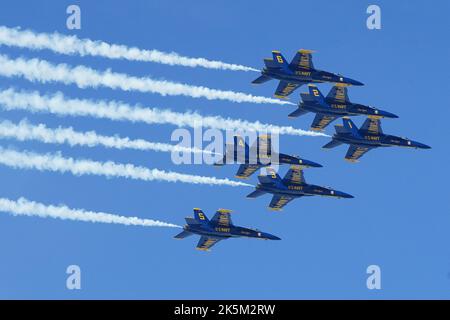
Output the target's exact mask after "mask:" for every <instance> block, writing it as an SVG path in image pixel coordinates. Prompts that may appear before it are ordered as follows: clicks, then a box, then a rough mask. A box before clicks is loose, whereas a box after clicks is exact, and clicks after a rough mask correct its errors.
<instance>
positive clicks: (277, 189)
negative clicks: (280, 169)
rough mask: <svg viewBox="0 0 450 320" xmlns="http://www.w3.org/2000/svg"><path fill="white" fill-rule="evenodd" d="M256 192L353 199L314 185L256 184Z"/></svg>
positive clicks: (339, 192)
mask: <svg viewBox="0 0 450 320" xmlns="http://www.w3.org/2000/svg"><path fill="white" fill-rule="evenodd" d="M256 189H257V190H261V191H265V192H267V193H271V194H275V195H286V196H290V197H303V196H325V197H337V198H353V196H351V195H349V194H347V193H345V192H342V191H337V190H333V189H331V188H327V187H321V186H317V185H314V184H305V183H303V184H297V183H289V184H284V183H283V184H281V185H276V184H265V183H264V184H262V183H258V185H257V186H256Z"/></svg>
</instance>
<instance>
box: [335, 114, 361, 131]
mask: <svg viewBox="0 0 450 320" xmlns="http://www.w3.org/2000/svg"><path fill="white" fill-rule="evenodd" d="M342 122H343V125H344V126H343V127H338V126H336V132H338V133H339V131H340V130H343V131H344V132H345V133H348V132H350V133H351V134H352V135H353V136H359V131H358V128H357V127H356V125H355V124H354V123H353V121H352V120H350V118H348V117H344V118H343V119H342ZM338 128H341V129H338Z"/></svg>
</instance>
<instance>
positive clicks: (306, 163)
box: [300, 159, 323, 168]
mask: <svg viewBox="0 0 450 320" xmlns="http://www.w3.org/2000/svg"><path fill="white" fill-rule="evenodd" d="M300 164H302V165H304V166H307V167H312V168H322V167H323V166H322V165H321V164H320V163H317V162H314V161H310V160H304V159H302V160H301V163H300Z"/></svg>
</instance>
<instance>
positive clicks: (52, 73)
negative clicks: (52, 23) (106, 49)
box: [0, 55, 294, 105]
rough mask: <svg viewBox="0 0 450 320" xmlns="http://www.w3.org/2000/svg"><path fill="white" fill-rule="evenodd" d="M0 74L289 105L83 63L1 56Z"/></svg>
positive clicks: (48, 80) (166, 94)
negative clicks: (139, 76)
mask: <svg viewBox="0 0 450 320" xmlns="http://www.w3.org/2000/svg"><path fill="white" fill-rule="evenodd" d="M0 66H1V68H0V75H3V76H5V77H13V76H15V77H23V78H25V79H27V80H28V81H33V82H34V81H36V82H41V83H48V82H60V83H64V84H75V85H77V86H78V87H79V88H97V87H107V88H111V89H121V90H124V91H139V92H150V93H158V94H160V95H162V96H180V95H181V96H188V97H192V98H206V99H208V100H228V101H233V102H251V103H272V104H291V105H294V104H293V103H292V102H289V101H281V100H278V99H272V98H266V97H260V96H253V95H251V94H246V93H242V92H234V91H222V90H217V89H210V88H207V87H199V86H193V85H188V84H183V83H177V82H171V81H160V80H153V79H151V78H148V77H145V78H138V77H134V76H129V75H127V74H124V73H116V72H111V71H110V70H106V71H97V70H94V69H91V68H88V67H85V66H81V65H79V66H77V67H71V66H69V65H67V64H64V63H61V64H58V65H55V64H52V63H50V62H48V61H46V60H40V59H36V58H34V59H23V58H17V59H9V58H8V56H5V55H0Z"/></svg>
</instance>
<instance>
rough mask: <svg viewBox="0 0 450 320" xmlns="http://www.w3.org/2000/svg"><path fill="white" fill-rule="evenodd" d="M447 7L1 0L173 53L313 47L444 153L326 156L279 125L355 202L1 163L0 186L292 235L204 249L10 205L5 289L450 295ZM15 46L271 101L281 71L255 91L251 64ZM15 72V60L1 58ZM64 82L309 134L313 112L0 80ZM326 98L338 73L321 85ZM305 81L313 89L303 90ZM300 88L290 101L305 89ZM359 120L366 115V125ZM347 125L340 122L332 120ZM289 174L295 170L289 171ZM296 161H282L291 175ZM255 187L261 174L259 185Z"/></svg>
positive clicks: (74, 203)
mask: <svg viewBox="0 0 450 320" xmlns="http://www.w3.org/2000/svg"><path fill="white" fill-rule="evenodd" d="M69 4H78V5H79V6H80V7H81V10H82V29H81V30H67V29H66V17H67V15H66V13H65V11H66V7H67V6H68V5H69ZM369 4H378V5H379V6H380V7H381V11H382V29H381V30H376V31H370V30H368V29H367V28H366V22H365V21H366V18H367V14H366V8H367V6H368V5H369ZM449 11H450V4H449V3H448V2H446V1H439V2H435V3H433V5H431V4H428V3H425V2H423V1H395V2H394V1H376V2H368V1H356V0H355V1H340V2H339V3H338V2H335V1H314V2H311V1H284V2H282V3H274V2H269V1H263V2H261V1H245V2H243V1H240V2H234V3H233V2H230V1H203V0H202V1H191V2H186V1H159V2H156V1H152V2H150V3H149V1H129V2H127V5H126V6H125V5H119V4H118V2H112V1H56V0H55V1H33V2H30V1H19V0H15V1H3V2H2V4H1V10H0V24H1V25H6V26H9V27H14V26H21V27H23V28H30V29H33V30H35V31H39V32H53V31H58V32H60V33H64V34H75V35H77V36H79V37H81V38H90V39H96V40H104V41H106V42H110V43H118V44H125V45H128V46H137V47H139V48H143V49H159V50H162V51H175V52H177V53H179V54H182V55H185V56H192V57H205V58H208V59H217V60H222V61H225V62H230V63H238V64H243V65H248V66H252V67H257V68H260V67H261V66H262V59H263V58H265V57H268V56H270V51H271V50H275V49H277V50H281V51H282V52H283V53H284V55H285V56H286V57H287V58H288V59H290V58H291V57H292V56H293V55H294V53H295V51H296V50H298V49H299V48H308V49H314V50H316V51H317V52H316V53H315V55H314V63H315V66H316V67H317V68H320V69H324V70H329V71H334V72H340V73H342V74H344V75H346V76H348V77H351V78H354V79H357V80H360V81H362V82H364V83H365V84H366V85H365V86H364V87H355V88H350V90H349V95H350V99H351V100H352V101H355V102H360V103H363V104H369V105H373V106H377V107H379V108H380V109H383V110H387V111H390V112H393V113H395V114H397V115H399V116H400V118H399V119H394V120H390V119H387V120H385V121H383V129H384V131H385V132H386V133H392V134H397V135H401V136H408V137H409V138H411V139H414V140H418V141H420V142H423V143H426V144H428V145H430V146H432V149H431V150H409V149H403V148H398V149H394V148H390V149H383V150H380V149H378V150H375V151H371V152H370V153H368V154H367V155H365V156H364V158H363V159H362V161H361V162H360V163H358V164H351V163H347V162H345V161H344V160H343V157H344V154H345V148H344V147H340V148H336V149H333V150H331V151H327V152H325V151H323V150H321V146H322V145H324V144H325V143H326V142H327V141H328V139H327V138H321V137H293V136H282V137H281V141H280V143H281V148H282V150H283V151H284V152H286V153H292V154H300V155H301V156H303V157H305V158H307V159H311V160H313V161H316V162H319V163H321V164H323V165H324V168H320V169H310V170H307V171H306V173H305V174H306V179H307V181H308V182H311V183H315V184H319V185H329V186H332V187H335V188H336V189H338V190H342V191H345V192H348V193H350V194H352V195H354V196H355V198H354V199H342V200H337V199H330V198H320V197H311V198H308V199H300V200H296V201H294V202H292V203H291V204H289V205H288V206H287V207H286V208H285V209H284V210H283V211H282V212H280V213H273V212H271V211H268V210H267V209H266V206H267V205H268V203H269V201H270V197H269V196H264V197H262V198H259V199H257V200H253V201H250V200H247V199H246V198H245V196H246V195H247V194H248V193H249V192H250V191H251V189H250V188H245V187H241V188H232V187H227V186H222V187H217V186H216V187H213V186H207V185H189V184H181V183H177V184H175V183H168V182H143V181H132V180H126V179H105V178H103V177H98V176H83V177H75V176H73V175H70V174H58V173H46V172H38V171H34V170H30V171H22V170H14V169H11V168H7V167H4V166H0V177H1V179H2V183H1V184H0V196H1V197H5V198H11V199H17V198H19V197H21V196H23V197H26V198H28V199H30V200H35V201H39V202H43V203H47V204H59V203H64V204H66V205H68V206H70V207H72V208H85V209H89V210H94V211H104V212H111V213H117V214H123V215H129V216H139V217H142V218H150V219H160V220H163V221H167V222H172V223H177V224H182V223H184V219H183V218H184V217H185V216H188V215H191V213H192V208H194V207H200V208H202V209H203V210H204V211H205V212H206V213H207V214H208V215H209V216H211V215H212V214H213V213H214V211H215V210H216V209H217V208H221V207H224V208H229V209H233V210H234V211H235V213H234V214H233V219H234V222H235V223H236V224H238V225H242V226H248V227H257V228H259V229H261V230H264V231H267V232H270V233H273V234H275V235H278V236H279V237H281V238H282V239H283V240H282V241H264V242H261V241H256V240H252V239H231V240H228V241H224V242H221V243H220V244H219V245H217V246H216V247H214V249H213V251H211V252H209V253H205V252H201V251H197V250H194V247H195V245H196V243H197V239H196V238H188V239H185V240H184V241H175V240H173V239H172V237H173V236H174V235H175V234H176V233H177V231H178V230H175V229H168V228H142V227H126V226H121V225H106V224H91V223H83V222H70V221H60V220H53V219H41V218H30V217H13V216H10V215H6V214H2V215H1V216H0V243H1V249H0V261H1V263H0V298H57V299H78V298H86V299H90V298H113V299H115V298H125V299H128V298H136V299H143V298H145V299H169V298H179V299H214V298H234V299H241V298H242V299H244V298H255V299H258V298H261V299H299V298H367V299H372V298H373V299H377V298H450V249H448V245H447V244H448V243H449V241H450V232H449V227H450V216H449V204H448V198H449V191H448V185H447V183H448V178H449V174H448V160H449V156H448V154H449V153H448V141H447V136H448V134H446V129H445V128H446V127H447V125H448V119H449V116H450V111H449V110H450V109H449V108H448V107H449V106H448V103H449V96H448V93H449V92H450V85H449V83H450V82H449V76H448V74H449V71H450V70H449V66H450V64H449V60H448V57H449V55H450V47H449V45H448V41H447V38H448V35H447V33H448V30H449V27H450V23H449V19H448V17H447V15H448V12H449ZM0 50H1V52H2V53H6V54H8V55H9V56H10V57H18V56H24V57H40V58H43V59H48V60H50V61H52V62H66V63H68V64H71V65H77V64H83V65H88V66H90V67H92V68H95V69H100V70H104V69H107V68H111V69H112V70H113V71H117V72H123V73H127V74H131V75H136V76H150V77H152V78H155V79H167V80H172V81H178V82H184V83H189V84H194V85H204V86H208V87H211V88H217V89H223V90H226V89H229V90H234V91H241V92H246V93H251V94H255V95H261V96H267V97H270V96H271V95H272V93H273V91H274V89H275V87H276V84H275V82H269V83H266V84H264V85H261V86H251V85H250V82H251V81H252V80H253V79H254V78H255V77H256V76H257V74H256V73H253V72H233V71H218V70H206V69H202V68H195V69H193V68H186V67H175V66H174V67H172V66H166V65H161V64H156V63H143V62H127V61H122V60H109V59H104V58H94V57H84V58H81V57H77V56H70V57H69V56H63V55H57V54H54V53H51V52H50V51H40V52H32V51H28V50H26V49H21V50H19V49H17V48H5V47H1V49H0ZM0 67H1V66H0ZM11 86H13V87H15V88H25V89H36V90H39V91H41V92H55V91H58V90H60V91H62V92H64V93H65V94H66V95H67V96H69V97H79V98H99V99H108V100H110V99H117V100H122V101H126V102H127V103H130V104H135V103H141V104H143V105H146V106H155V107H159V108H169V109H171V110H174V111H179V112H184V111H187V110H197V111H198V112H199V113H201V114H203V115H221V116H224V117H231V118H242V119H247V120H249V121H257V120H259V121H261V122H267V123H273V124H279V125H292V126H295V127H297V128H303V129H306V128H308V126H309V125H310V123H311V121H312V115H307V116H304V117H301V118H298V119H295V120H291V119H288V118H287V115H288V114H289V113H290V112H292V111H293V110H294V109H295V107H294V106H279V105H268V104H249V103H232V102H228V101H208V100H206V99H193V98H188V97H180V96H175V97H174V96H173V97H162V96H159V95H156V94H144V93H137V92H122V91H119V90H111V89H103V88H102V89H79V88H77V87H75V86H73V85H69V86H65V85H61V84H46V85H41V84H33V83H29V82H27V81H25V80H20V79H16V78H11V79H6V78H0V87H1V88H6V87H11ZM319 87H320V89H321V90H322V91H323V92H324V93H326V92H328V90H329V88H330V85H327V84H323V85H320V86H319ZM303 91H304V89H303ZM298 99H299V98H298V92H296V93H295V94H293V95H292V98H291V100H292V101H294V102H297V101H298ZM1 118H2V119H10V120H12V121H19V120H21V119H23V118H27V119H28V120H29V121H30V122H32V123H45V124H47V125H48V126H51V127H56V126H58V125H62V126H73V127H74V128H75V129H77V130H83V131H84V130H96V131H97V132H99V133H102V134H107V135H113V134H120V135H121V136H129V137H134V138H144V139H147V140H151V141H160V142H169V141H170V135H171V133H172V131H173V130H174V129H175V127H174V126H170V125H154V126H149V125H145V124H142V123H138V124H130V123H128V122H111V121H107V120H98V119H92V118H85V117H84V118H81V117H80V118H74V117H56V116H53V115H49V114H30V113H26V112H22V111H21V112H19V111H15V112H6V111H2V112H1ZM363 120H364V119H363V118H361V117H357V118H353V121H355V123H357V124H361V123H362V122H363ZM333 130H334V129H333V127H332V126H330V127H329V128H328V129H327V132H328V133H332V132H333ZM1 144H2V146H5V147H11V148H15V149H18V150H23V149H26V150H33V151H36V152H49V151H61V153H62V154H63V155H65V156H73V157H77V158H90V159H94V160H99V161H106V160H114V161H116V162H122V163H133V164H136V165H143V166H148V167H152V168H153V167H155V168H161V169H166V170H173V171H179V172H184V173H191V174H200V175H206V176H217V177H222V178H226V177H229V178H231V177H233V176H234V173H235V171H236V170H237V166H228V167H224V168H221V169H219V170H217V169H216V168H213V167H209V166H206V165H188V166H176V165H174V164H172V163H171V160H170V154H167V153H154V152H141V151H119V150H113V149H105V148H101V147H98V148H84V147H74V148H71V147H68V146H65V145H61V146H59V145H44V144H41V143H36V142H26V143H20V142H16V141H14V140H2V142H1ZM282 170H286V169H282ZM282 173H283V171H282ZM250 181H251V183H256V177H253V178H252V180H250ZM70 264H77V265H79V266H80V267H81V271H82V289H81V290H78V291H77V290H72V291H71V290H67V289H66V287H65V283H66V277H67V275H66V274H65V270H66V267H67V266H68V265H70ZM371 264H376V265H379V266H380V267H381V272H382V290H379V291H377V290H373V291H371V290H368V289H367V288H366V278H367V274H366V268H367V266H369V265H371Z"/></svg>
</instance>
